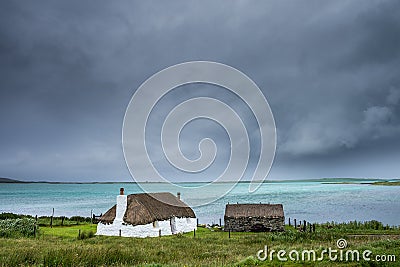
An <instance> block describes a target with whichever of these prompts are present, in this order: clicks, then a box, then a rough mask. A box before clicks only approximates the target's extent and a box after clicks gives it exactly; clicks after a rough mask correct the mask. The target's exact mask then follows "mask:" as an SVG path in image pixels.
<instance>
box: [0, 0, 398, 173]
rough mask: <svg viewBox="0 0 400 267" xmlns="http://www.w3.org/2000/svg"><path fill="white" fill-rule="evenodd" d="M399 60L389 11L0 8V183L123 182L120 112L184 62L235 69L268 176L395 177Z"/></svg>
mask: <svg viewBox="0 0 400 267" xmlns="http://www.w3.org/2000/svg"><path fill="white" fill-rule="evenodd" d="M399 47H400V2H398V1H330V2H326V1H324V2H323V1H296V2H294V1H293V2H289V1H264V2H261V1H259V2H255V1H235V2H233V3H232V2H230V1H219V2H215V1H202V2H196V1H169V2H163V1H140V2H139V1H119V2H110V1H29V2H26V1H2V2H1V3H0V62H1V64H0V75H1V79H0V127H1V128H0V129H1V133H0V148H1V150H0V176H9V177H16V178H23V179H29V178H38V179H41V178H42V179H46V180H52V179H54V180H63V179H65V180H68V179H70V180H85V179H87V180H110V179H124V180H129V177H128V176H129V175H128V172H127V170H126V169H125V167H124V162H123V156H122V151H121V144H120V142H121V138H120V135H121V126H122V120H123V115H124V111H125V108H126V106H127V104H128V102H129V99H130V97H131V96H132V94H133V93H134V91H135V89H136V88H137V87H138V86H139V85H140V84H141V83H142V82H143V81H144V80H145V79H147V78H148V77H149V76H150V75H152V74H154V73H155V72H157V71H159V70H161V69H163V68H165V67H167V66H170V65H173V64H176V63H180V62H184V61H188V60H212V61H218V62H222V63H226V64H229V65H232V66H234V67H236V68H238V69H239V70H241V71H243V72H245V73H246V74H247V75H248V76H249V77H250V78H252V79H253V80H254V81H255V82H256V83H257V84H258V85H259V87H260V88H261V89H262V90H263V92H264V94H265V96H266V97H267V99H268V101H269V103H270V105H271V108H272V110H273V112H274V115H275V120H276V124H277V130H278V151H277V160H276V163H275V166H274V168H273V172H272V176H274V175H275V176H274V177H277V178H293V177H294V176H296V177H310V176H313V177H318V176H346V175H347V173H349V175H352V176H367V174H368V173H371V172H370V171H369V172H368V173H367V171H365V170H364V168H363V165H362V163H365V164H366V165H368V164H369V163H371V162H375V163H376V165H375V166H376V169H378V170H380V171H382V172H381V173H382V176H396V175H398V173H397V172H396V168H395V167H394V166H396V164H395V162H396V160H397V159H398V153H396V151H400V150H399V147H400V141H399V140H398V138H396V136H398V134H399V132H400V123H399V120H400V108H399V98H400V71H399V70H400V49H399ZM388 144H390V145H388ZM365 154H369V155H371V157H365V156H361V155H365ZM372 155H373V156H372ZM377 155H382V156H381V157H380V156H377ZM384 155H386V156H384ZM388 155H390V157H389V156H388ZM344 158H346V164H347V163H349V164H350V163H351V162H353V163H354V168H351V167H346V168H344V169H343V171H341V168H342V166H343V164H344V163H343V161H341V160H342V159H344ZM361 158H362V161H361ZM380 161H384V162H385V164H386V165H379V162H380ZM390 162H392V164H391V163H390ZM289 166H296V168H293V171H292V172H290V171H288V170H287V169H288V168H289ZM346 166H347V165H346ZM349 166H351V165H349ZM310 170H312V171H310Z"/></svg>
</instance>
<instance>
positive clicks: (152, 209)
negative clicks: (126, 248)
mask: <svg viewBox="0 0 400 267" xmlns="http://www.w3.org/2000/svg"><path fill="white" fill-rule="evenodd" d="M196 228H197V220H196V216H195V214H194V212H193V210H192V209H191V208H190V207H188V206H187V205H186V204H185V203H184V202H183V201H181V200H180V195H179V194H178V197H176V196H174V195H172V194H171V193H142V194H131V195H124V189H123V188H121V190H120V194H119V196H117V204H116V205H114V206H113V207H112V208H111V209H109V210H108V211H107V212H106V213H105V214H104V215H103V216H102V217H101V218H100V220H99V223H98V225H97V233H96V234H97V235H107V236H126V237H151V236H159V235H171V234H177V233H185V232H191V231H193V230H195V229H196Z"/></svg>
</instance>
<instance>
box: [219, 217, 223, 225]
mask: <svg viewBox="0 0 400 267" xmlns="http://www.w3.org/2000/svg"><path fill="white" fill-rule="evenodd" d="M221 226H222V223H221V218H219V227H221Z"/></svg>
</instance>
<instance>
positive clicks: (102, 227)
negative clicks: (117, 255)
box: [96, 218, 197, 237]
mask: <svg viewBox="0 0 400 267" xmlns="http://www.w3.org/2000/svg"><path fill="white" fill-rule="evenodd" d="M156 226H157V227H154V226H153V223H149V224H145V225H135V226H132V225H124V224H123V223H122V222H120V221H117V220H114V222H113V223H112V224H103V223H99V224H98V225H97V232H96V235H106V236H119V230H120V229H121V236H125V237H155V236H159V230H161V235H172V234H176V233H179V232H182V233H185V232H191V231H193V230H194V229H196V228H197V221H196V219H195V218H175V227H176V233H172V232H171V225H170V220H165V221H158V223H157V225H156Z"/></svg>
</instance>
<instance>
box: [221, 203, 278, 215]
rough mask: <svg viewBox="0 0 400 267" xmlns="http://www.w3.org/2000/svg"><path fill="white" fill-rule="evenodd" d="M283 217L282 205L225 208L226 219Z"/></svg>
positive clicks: (234, 205)
mask: <svg viewBox="0 0 400 267" xmlns="http://www.w3.org/2000/svg"><path fill="white" fill-rule="evenodd" d="M283 216H284V215H283V205H282V204H227V205H226V208H225V218H241V217H266V218H278V217H283Z"/></svg>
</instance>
